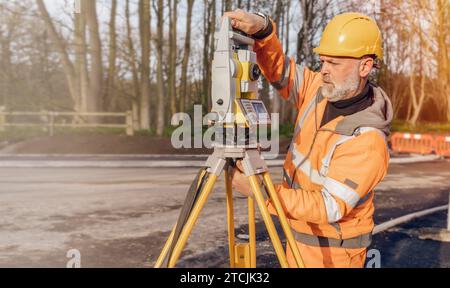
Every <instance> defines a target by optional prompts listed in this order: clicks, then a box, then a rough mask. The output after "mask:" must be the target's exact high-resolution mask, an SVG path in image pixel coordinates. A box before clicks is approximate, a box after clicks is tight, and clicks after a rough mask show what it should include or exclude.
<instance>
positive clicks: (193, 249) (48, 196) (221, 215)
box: [0, 161, 450, 267]
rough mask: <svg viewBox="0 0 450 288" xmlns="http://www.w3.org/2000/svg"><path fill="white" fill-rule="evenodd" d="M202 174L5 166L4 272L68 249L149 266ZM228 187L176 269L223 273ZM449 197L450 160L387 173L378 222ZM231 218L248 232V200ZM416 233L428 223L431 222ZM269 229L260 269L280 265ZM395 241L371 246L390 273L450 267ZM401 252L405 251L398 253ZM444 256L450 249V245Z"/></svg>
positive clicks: (1, 203) (87, 257) (58, 261)
mask: <svg viewBox="0 0 450 288" xmlns="http://www.w3.org/2000/svg"><path fill="white" fill-rule="evenodd" d="M196 171H197V170H196V169H191V168H183V169H174V168H164V169H158V168H141V169H131V168H129V169H107V168H0V213H1V215H2V217H1V219H0V231H1V233H0V267H66V264H67V262H68V261H69V260H70V259H69V258H68V257H67V252H68V251H69V250H70V249H77V250H78V251H79V252H80V256H81V258H80V260H81V266H82V267H152V266H153V264H154V262H155V260H156V258H157V256H158V255H159V252H160V249H161V247H162V245H163V243H164V241H165V240H166V237H167V236H168V233H169V231H170V229H171V227H172V226H173V224H174V223H175V221H176V218H177V216H178V212H179V209H180V207H181V205H182V203H183V200H184V197H185V193H186V190H187V188H188V186H189V184H190V182H191V181H192V179H193V177H194V175H195V174H196ZM271 172H272V175H273V178H274V180H275V182H278V181H280V178H281V177H280V174H281V173H280V169H279V168H277V169H272V171H271ZM223 185H224V184H223V181H222V180H220V181H219V183H218V184H217V186H216V189H215V191H214V193H213V194H212V195H211V198H210V200H209V202H208V204H207V206H206V207H205V209H204V211H203V212H202V214H201V217H200V219H199V222H198V224H197V225H196V228H195V230H194V231H193V235H192V236H191V238H190V241H189V243H188V245H187V247H186V249H185V252H184V254H183V258H182V260H181V261H180V263H179V265H180V267H187V266H188V267H216V266H220V267H225V266H226V262H227V249H226V244H227V242H226V241H227V238H226V217H225V216H226V208H225V198H224V187H223ZM449 191H450V162H449V161H440V162H433V163H421V164H403V165H398V164H394V165H391V168H390V172H389V175H388V176H387V177H386V179H385V181H384V182H383V183H381V184H380V185H379V187H378V188H377V189H376V207H377V210H376V215H375V218H376V222H377V223H380V222H383V221H386V220H389V219H391V218H393V217H398V216H401V215H404V214H407V213H410V212H413V211H418V210H421V209H426V208H430V207H434V206H438V205H443V204H446V203H447V201H448V192H449ZM235 211H236V223H237V226H236V227H237V228H236V230H237V231H238V233H242V234H245V230H244V229H243V228H245V223H246V200H245V199H244V198H240V197H237V198H236V207H235ZM432 222H433V221H432ZM437 222H438V221H437ZM437 222H436V223H437ZM441 222H445V221H441ZM433 223H435V222H433ZM418 225H419V226H420V225H431V224H430V223H428V222H426V221H425V222H423V223H422V224H420V223H419V224H418ZM436 225H437V224H436ZM412 229H413V228H412ZM263 230H264V229H263V228H262V227H261V225H258V235H257V240H258V252H259V254H258V264H260V266H265V267H275V266H276V264H275V263H274V260H273V259H274V258H273V252H272V250H271V248H270V243H269V241H268V239H267V235H266V234H265V233H264V231H263ZM389 233H391V232H389ZM395 233H403V232H398V231H397V232H395ZM403 234H404V233H403ZM403 234H402V235H403ZM386 235H387V236H386ZM389 235H391V234H389ZM389 235H388V234H380V237H379V238H377V239H375V243H374V245H376V247H381V248H382V249H381V253H382V259H384V260H383V263H386V265H387V266H395V267H398V266H415V267H416V266H419V267H422V266H426V267H435V266H440V265H441V266H446V265H448V264H446V263H449V262H448V258H450V253H447V254H446V255H445V253H444V256H440V257H441V258H442V257H443V259H442V260H440V261H439V263H437V262H427V261H425V260H424V261H423V262H421V261H420V251H421V249H422V248H423V247H425V246H424V245H425V244H426V245H435V246H433V247H434V248H433V249H431V248H430V250H429V251H438V250H439V249H441V248H442V247H446V246H442V245H444V244H441V243H434V241H425V242H426V243H425V244H424V243H422V242H420V243H416V244H414V245H412V244H411V245H406V244H404V245H397V244H398V242H397V241H406V240H408V239H406V240H405V239H403V238H401V237H400V236H398V235H397V236H395V235H394V236H392V237H390V236H389ZM383 237H384V238H383ZM404 243H406V242H404ZM441 246H442V247H441ZM393 247H397V248H395V249H400V250H398V251H397V250H395V252H396V253H397V252H398V253H403V254H401V255H408V254H407V253H416V254H415V255H416V256H417V255H418V256H417V257H419V258H417V259H418V260H417V261H415V262H412V263H409V262H408V258H407V257H403V258H402V257H399V256H398V255H399V254H396V253H394V252H392V251H393V250H392V249H394V248H393ZM402 247H406V248H407V249H408V250H405V251H404V252H401V251H403V250H401V249H403V248H402ZM412 249H416V250H417V251H416V250H412ZM445 249H447V250H443V251H448V247H447V248H445ZM439 251H441V250H439ZM396 255H397V256H396ZM446 257H447V258H446ZM440 263H442V264H440Z"/></svg>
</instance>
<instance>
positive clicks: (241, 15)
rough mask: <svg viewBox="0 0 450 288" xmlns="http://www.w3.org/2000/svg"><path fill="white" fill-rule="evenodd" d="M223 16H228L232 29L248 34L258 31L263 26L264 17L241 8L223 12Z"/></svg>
mask: <svg viewBox="0 0 450 288" xmlns="http://www.w3.org/2000/svg"><path fill="white" fill-rule="evenodd" d="M223 16H226V17H229V18H230V20H231V26H233V28H234V29H238V30H241V31H242V32H244V33H247V34H248V35H253V34H255V33H258V32H259V31H261V30H262V29H263V28H264V24H265V21H264V18H262V17H261V16H258V15H255V14H253V13H248V12H246V11H243V10H241V9H237V10H234V11H232V12H225V13H224V15H223Z"/></svg>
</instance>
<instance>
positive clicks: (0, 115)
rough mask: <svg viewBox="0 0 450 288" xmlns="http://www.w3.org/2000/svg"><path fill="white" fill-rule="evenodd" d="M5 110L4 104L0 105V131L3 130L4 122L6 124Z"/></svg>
mask: <svg viewBox="0 0 450 288" xmlns="http://www.w3.org/2000/svg"><path fill="white" fill-rule="evenodd" d="M4 112H5V106H0V132H4V131H5V124H6V115H5V114H4Z"/></svg>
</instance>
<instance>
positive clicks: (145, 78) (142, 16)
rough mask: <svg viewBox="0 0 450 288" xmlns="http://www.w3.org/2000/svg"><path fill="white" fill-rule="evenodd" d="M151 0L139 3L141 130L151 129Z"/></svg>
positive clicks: (141, 0) (142, 0)
mask: <svg viewBox="0 0 450 288" xmlns="http://www.w3.org/2000/svg"><path fill="white" fill-rule="evenodd" d="M150 13H151V12H150V0H140V1H139V31H140V35H141V89H140V91H141V96H140V103H139V104H140V105H139V106H140V117H139V118H140V126H141V127H140V128H141V129H143V130H148V129H150V35H151V34H150V33H151V30H150V23H151V18H150V17H151V14H150Z"/></svg>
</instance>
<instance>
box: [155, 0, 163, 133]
mask: <svg viewBox="0 0 450 288" xmlns="http://www.w3.org/2000/svg"><path fill="white" fill-rule="evenodd" d="M157 18H158V20H157V26H158V29H157V31H158V32H157V33H158V38H157V39H156V53H157V64H156V65H157V66H156V88H157V89H156V90H157V93H158V109H157V118H156V135H157V136H162V135H163V133H164V114H165V113H164V112H165V109H164V108H165V107H164V77H163V65H164V63H163V53H164V51H163V48H164V45H163V44H164V19H163V18H164V1H163V0H158V11H157Z"/></svg>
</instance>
